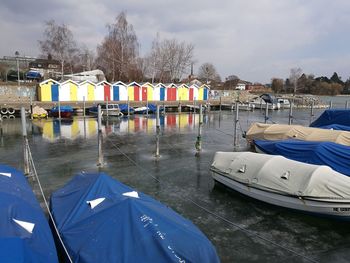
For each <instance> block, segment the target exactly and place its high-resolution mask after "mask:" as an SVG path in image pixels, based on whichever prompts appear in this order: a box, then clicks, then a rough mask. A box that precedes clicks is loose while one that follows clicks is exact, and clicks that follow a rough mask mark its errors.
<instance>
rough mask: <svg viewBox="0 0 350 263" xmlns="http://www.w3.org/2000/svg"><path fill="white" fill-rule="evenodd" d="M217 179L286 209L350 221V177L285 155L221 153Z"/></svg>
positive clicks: (214, 167) (214, 165)
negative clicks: (290, 158)
mask: <svg viewBox="0 0 350 263" xmlns="http://www.w3.org/2000/svg"><path fill="white" fill-rule="evenodd" d="M210 170H211V173H212V177H213V179H214V180H215V181H217V182H219V183H221V184H224V185H225V186H227V187H229V188H231V189H233V190H235V191H237V192H239V193H241V194H244V195H246V196H249V197H252V198H254V199H257V200H260V201H263V202H266V203H269V204H272V205H277V206H281V207H285V208H290V209H294V210H298V211H301V212H307V213H311V214H317V215H322V216H330V217H336V218H338V219H344V220H350V178H349V177H348V176H345V175H343V174H341V173H338V172H336V171H334V170H332V169H331V168H330V167H328V166H319V165H312V164H306V163H301V162H297V161H293V160H289V159H287V158H284V157H282V156H276V155H266V154H259V153H252V152H217V153H216V154H215V157H214V159H213V163H212V165H211V168H210Z"/></svg>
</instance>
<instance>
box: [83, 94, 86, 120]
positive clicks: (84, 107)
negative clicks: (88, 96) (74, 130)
mask: <svg viewBox="0 0 350 263" xmlns="http://www.w3.org/2000/svg"><path fill="white" fill-rule="evenodd" d="M85 111H86V105H85V96H83V116H84V119H85ZM84 123H85V121H84Z"/></svg>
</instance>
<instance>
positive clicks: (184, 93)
mask: <svg viewBox="0 0 350 263" xmlns="http://www.w3.org/2000/svg"><path fill="white" fill-rule="evenodd" d="M188 95H189V88H188V86H187V85H186V84H181V85H180V86H178V87H177V99H178V100H188Z"/></svg>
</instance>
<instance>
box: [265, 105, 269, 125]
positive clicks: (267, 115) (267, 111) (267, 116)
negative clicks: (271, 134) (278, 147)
mask: <svg viewBox="0 0 350 263" xmlns="http://www.w3.org/2000/svg"><path fill="white" fill-rule="evenodd" d="M268 119H269V104H268V103H267V102H266V108H265V123H267V120H268Z"/></svg>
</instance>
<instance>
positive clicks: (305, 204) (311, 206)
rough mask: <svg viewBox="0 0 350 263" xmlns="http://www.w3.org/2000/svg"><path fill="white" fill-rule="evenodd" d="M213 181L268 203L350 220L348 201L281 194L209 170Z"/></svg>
mask: <svg viewBox="0 0 350 263" xmlns="http://www.w3.org/2000/svg"><path fill="white" fill-rule="evenodd" d="M211 173H212V177H213V179H214V180H215V181H217V182H219V183H221V184H223V185H225V186H227V187H229V188H231V189H233V190H235V191H237V192H239V193H241V194H243V195H246V196H249V197H251V198H254V199H257V200H260V201H263V202H265V203H268V204H272V205H276V206H281V207H285V208H290V209H294V210H298V211H302V212H306V213H312V214H318V215H322V216H327V217H336V218H339V219H342V220H350V203H349V202H347V203H344V202H326V201H317V200H309V199H302V198H297V197H294V196H287V195H281V194H278V193H273V192H268V191H264V190H260V189H258V188H253V187H249V186H248V185H245V184H242V183H239V182H237V181H235V180H233V179H231V178H229V177H227V176H224V175H221V174H219V173H216V172H214V171H212V172H211Z"/></svg>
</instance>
